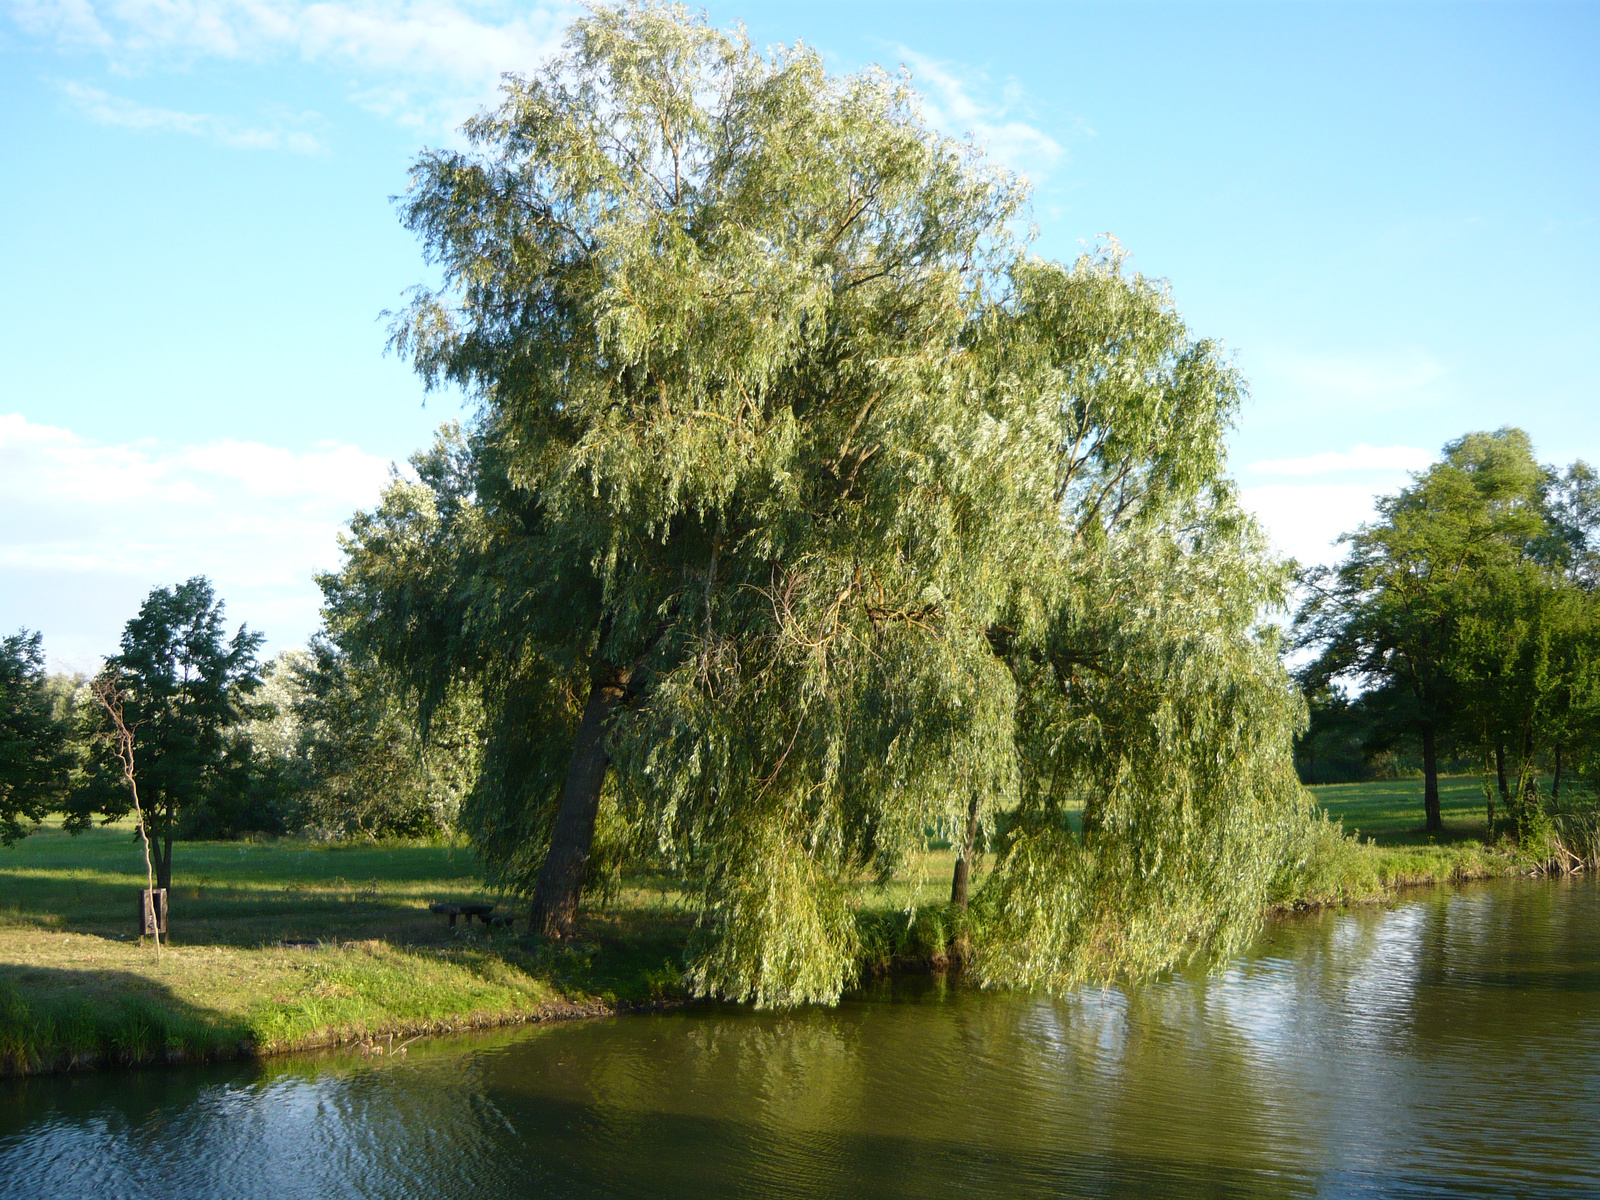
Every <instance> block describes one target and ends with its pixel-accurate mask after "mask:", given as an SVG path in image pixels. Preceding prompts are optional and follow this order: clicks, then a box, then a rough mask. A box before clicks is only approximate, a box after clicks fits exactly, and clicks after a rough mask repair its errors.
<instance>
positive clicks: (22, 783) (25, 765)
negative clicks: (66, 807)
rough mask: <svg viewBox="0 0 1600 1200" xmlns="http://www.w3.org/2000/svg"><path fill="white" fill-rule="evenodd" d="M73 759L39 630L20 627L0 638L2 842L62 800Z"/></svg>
mask: <svg viewBox="0 0 1600 1200" xmlns="http://www.w3.org/2000/svg"><path fill="white" fill-rule="evenodd" d="M72 765H73V755H72V753H71V750H70V748H69V745H68V729H67V725H66V722H64V721H63V720H62V719H61V718H60V717H59V716H58V715H57V714H56V713H55V712H54V711H53V704H52V698H51V696H50V694H49V690H48V688H47V686H46V677H45V671H44V649H43V642H42V639H41V637H40V635H39V634H38V633H29V632H28V631H27V630H26V629H23V630H20V631H18V632H17V633H14V634H11V635H10V636H8V637H5V638H0V845H4V846H9V845H11V843H13V842H15V841H16V840H17V839H18V838H20V837H22V836H23V835H24V834H26V833H27V832H28V828H29V826H28V825H26V824H24V822H30V823H34V822H37V821H39V820H40V819H41V818H42V817H43V816H44V815H45V813H47V812H49V811H50V810H51V809H53V808H55V807H57V806H58V805H59V804H60V803H61V801H62V800H63V799H64V798H65V797H66V793H67V786H68V781H69V779H68V773H69V770H70V768H71V767H72Z"/></svg>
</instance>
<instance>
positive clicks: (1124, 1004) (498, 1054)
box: [0, 879, 1600, 1200]
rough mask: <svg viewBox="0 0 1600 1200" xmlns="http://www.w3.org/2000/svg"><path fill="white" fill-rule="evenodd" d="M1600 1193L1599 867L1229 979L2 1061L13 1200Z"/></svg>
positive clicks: (1335, 928) (1384, 917) (1299, 937)
mask: <svg viewBox="0 0 1600 1200" xmlns="http://www.w3.org/2000/svg"><path fill="white" fill-rule="evenodd" d="M1446 1194H1448V1195H1462V1194H1483V1195H1517V1196H1542V1195H1589V1196H1600V888H1597V887H1596V885H1595V883H1594V882H1593V881H1589V880H1581V879H1580V880H1576V881H1557V882H1548V883H1545V882H1503V883H1497V884H1493V885H1488V886H1482V887H1471V888H1465V889H1461V890H1456V891H1449V890H1436V891H1430V892H1427V893H1419V894H1417V895H1416V896H1415V897H1414V898H1411V899H1408V900H1407V901H1405V902H1403V903H1400V904H1398V905H1397V906H1395V907H1394V908H1391V909H1387V910H1385V909H1380V908H1371V909H1367V910H1363V911H1354V912H1344V913H1326V914H1321V915H1315V916H1310V917H1305V918H1297V919H1293V920H1289V921H1283V922H1278V923H1275V924H1273V925H1272V926H1271V927H1269V929H1268V930H1267V932H1266V933H1265V934H1264V935H1263V936H1262V937H1261V939H1260V940H1259V942H1258V943H1257V945H1256V946H1255V948H1254V949H1253V951H1252V952H1251V954H1250V955H1248V956H1247V957H1246V958H1245V959H1243V960H1241V961H1239V962H1238V963H1236V964H1235V965H1233V966H1232V967H1230V968H1229V969H1228V970H1227V972H1226V973H1224V974H1222V975H1220V976H1216V977H1212V978H1184V977H1175V978H1171V979H1167V980H1163V981H1160V982H1157V983H1154V984H1149V985H1145V986H1141V987H1136V988H1130V989H1125V990H1124V989H1096V990H1091V991H1087V992H1084V993H1082V994H1079V995H1077V996H1075V997H1071V998H1068V999H1064V1000H1052V999H1048V998H1044V997H1039V996H1027V995H1014V994H1011V995H1008V994H987V993H978V992H973V991H970V990H966V989H962V988H958V987H954V986H951V987H943V986H940V985H938V984H937V983H935V982H932V981H928V980H916V981H910V982H901V983H897V984H896V985H894V986H893V987H884V988H880V989H873V990H870V991H868V992H867V993H866V994H863V995H861V996H858V997H856V998H854V999H851V1000H850V1001H848V1002H847V1003H844V1004H842V1005H840V1006H839V1007H838V1008H837V1009H833V1010H807V1011H803V1012H799V1013H791V1014H787V1015H775V1014H770V1013H768V1014H762V1013H753V1012H748V1011H742V1010H734V1009H727V1008H699V1009H690V1010H688V1011H683V1012H677V1013H671V1014H664V1015H659V1016H632V1017H623V1018H619V1019H614V1020H606V1021H594V1022H584V1023H577V1024H568V1025H558V1026H551V1027H546V1028H532V1029H526V1030H520V1031H517V1032H515V1033H508V1034H502V1035H494V1036H487V1037H475V1038H461V1039H439V1040H436V1041H433V1042H429V1043H420V1042H419V1043H417V1044H416V1045H415V1046H413V1047H412V1049H411V1051H410V1053H409V1055H408V1057H407V1058H405V1059H391V1060H385V1061H383V1062H381V1063H378V1062H368V1061H365V1060H362V1059H360V1058H351V1057H348V1056H324V1057H319V1058H301V1059H296V1060H281V1061H276V1062H269V1063H266V1064H261V1065H256V1066H251V1067H231V1068H212V1069H182V1070H176V1069H175V1070H147V1071H139V1072H128V1073H118V1072H101V1073H98V1074H88V1075H80V1076H76V1077H66V1078H43V1079H31V1080H26V1081H0V1196H4V1197H6V1198H7V1200H22V1198H24V1197H51V1198H63V1197H79V1196H82V1197H93V1198H95V1200H111V1198H113V1197H123V1196H126V1197H141V1198H155V1197H182V1198H185V1200H203V1198H208V1197H273V1198H274V1200H283V1198H286V1197H300V1196H305V1197H313V1196H315V1197H325V1196H361V1197H427V1198H433V1197H437V1198H439V1200H477V1198H484V1200H489V1198H495V1200H503V1198H514V1197H534V1196H538V1197H545V1196H550V1197H592V1196H593V1197H598V1196H603V1197H693V1198H696V1200H704V1198H708V1197H715V1196H749V1197H787V1196H795V1197H799V1196H807V1197H809V1196H830V1197H831V1196H872V1197H879V1196H882V1197H895V1196H916V1197H935V1196H945V1195H957V1196H995V1197H1028V1196H1150V1197H1163V1196H1208V1197H1209V1196H1361V1195H1373V1196H1408V1195H1446Z"/></svg>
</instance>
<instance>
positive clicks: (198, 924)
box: [0, 778, 1516, 1073]
mask: <svg viewBox="0 0 1600 1200" xmlns="http://www.w3.org/2000/svg"><path fill="white" fill-rule="evenodd" d="M1442 785H1443V787H1442V798H1443V804H1444V816H1445V823H1446V832H1445V833H1444V835H1442V836H1440V837H1437V838H1430V837H1429V836H1428V835H1427V834H1425V833H1424V832H1422V828H1421V827H1422V783H1421V781H1420V780H1403V781H1396V782H1384V783H1364V784H1339V785H1331V786H1324V787H1318V788H1314V789H1312V790H1313V793H1314V794H1315V796H1316V799H1317V801H1318V803H1319V804H1321V805H1323V806H1324V807H1325V809H1326V811H1327V812H1328V814H1329V815H1330V817H1332V818H1335V819H1337V820H1340V821H1342V822H1343V828H1344V831H1345V833H1346V834H1351V833H1356V832H1359V834H1360V843H1359V844H1358V843H1357V842H1356V841H1355V840H1353V839H1351V838H1348V837H1346V838H1340V837H1339V836H1338V830H1337V827H1335V826H1331V825H1324V826H1319V829H1320V832H1319V833H1318V834H1317V839H1318V840H1317V842H1316V845H1317V849H1316V850H1315V851H1314V852H1312V853H1310V854H1309V855H1308V856H1307V857H1306V858H1305V859H1304V860H1303V865H1302V867H1301V868H1299V869H1298V873H1296V874H1294V875H1293V877H1292V878H1288V879H1286V880H1285V882H1284V883H1283V884H1282V885H1281V886H1280V887H1279V888H1278V894H1275V896H1274V902H1275V903H1277V904H1280V905H1282V906H1285V907H1294V906H1297V905H1304V904H1307V903H1338V902H1345V901H1352V900H1363V899H1371V898H1375V897H1378V896H1382V895H1385V894H1388V893H1389V892H1390V891H1391V890H1392V889H1393V888H1394V887H1396V886H1401V885H1405V884H1413V883H1425V882H1436V881H1439V880H1445V879H1463V878H1474V877H1480V876H1482V875H1486V874H1499V873H1503V872H1504V871H1506V870H1510V869H1516V863H1515V862H1514V861H1513V860H1512V858H1510V857H1508V856H1507V855H1506V854H1504V853H1502V852H1500V851H1498V850H1494V849H1490V848H1486V847H1483V846H1481V845H1479V843H1478V841H1477V840H1476V839H1481V838H1482V836H1483V811H1482V797H1481V794H1480V792H1479V790H1478V782H1477V780H1475V779H1464V778H1456V779H1448V780H1444V781H1442ZM174 859H175V862H174V877H173V891H172V896H171V899H170V916H171V926H172V929H171V935H170V940H169V943H168V945H167V946H166V948H165V949H164V951H163V957H162V959H161V961H160V962H157V960H156V958H155V954H154V948H153V947H152V946H149V945H144V944H142V943H141V942H140V940H139V938H138V936H137V930H136V915H137V905H138V899H137V898H138V894H139V891H140V889H141V888H143V887H144V886H145V873H144V862H143V857H142V855H141V853H140V849H139V843H138V841H137V840H136V839H135V838H134V837H133V836H132V835H131V830H130V829H129V828H128V827H127V826H126V825H122V826H114V827H110V828H101V829H95V830H91V831H89V832H87V833H84V834H82V835H80V836H77V837H71V836H69V835H67V834H65V833H63V832H62V831H61V829H60V828H59V827H56V826H47V827H45V828H43V829H41V830H39V831H38V832H36V833H34V834H33V835H32V836H30V837H28V838H25V839H23V840H22V841H21V842H19V843H18V844H17V845H15V846H12V847H9V848H3V849H0V1073H3V1072H5V1071H7V1070H17V1069H40V1068H43V1067H47V1066H49V1065H51V1064H58V1065H59V1064H60V1063H62V1062H71V1061H89V1060H99V1061H105V1060H108V1059H109V1060H120V1061H143V1060H147V1059H151V1058H162V1057H166V1058H173V1057H190V1058H193V1057H206V1056H222V1055H231V1054H237V1053H239V1052H240V1051H241V1050H242V1049H254V1050H256V1051H261V1052H266V1051H274V1050H286V1049H292V1048H295V1047H300V1046H310V1045H319V1044H327V1043H329V1042H332V1041H343V1042H349V1041H353V1040H370V1039H372V1038H375V1037H381V1038H387V1037H390V1036H393V1037H395V1038H404V1037H407V1036H410V1035H411V1034H413V1033H417V1032H420V1031H427V1030H446V1029H458V1028H468V1027H483V1026H489V1025H494V1024H500V1023H505V1022H511V1021H525V1020H531V1019H540V1018H543V1017H547V1016H559V1015H573V1014H575V1013H581V1012H601V1011H611V1010H614V1009H615V1008H616V1007H617V1006H618V1005H626V1004H629V1003H639V1002H650V1001H655V1000H664V999H673V998H676V997H679V996H681V995H682V994H683V984H682V976H681V969H682V952H683V947H684V945H685V943H686V941H687V939H688V936H689V934H690V932H691V928H692V919H691V916H690V913H689V912H688V910H687V907H686V905H685V903H684V899H683V897H682V896H681V895H680V894H679V893H678V892H677V891H676V890H675V889H674V887H673V886H672V885H671V883H670V882H668V881H664V880H658V879H652V878H634V879H631V880H629V881H628V882H627V884H626V885H625V886H624V887H623V888H622V889H621V891H620V893H619V894H618V895H617V896H616V897H614V898H613V899H612V900H611V901H610V903H608V904H607V905H605V906H603V907H599V908H596V909H594V910H592V911H589V912H587V913H586V914H585V916H584V918H583V920H582V922H581V924H580V929H579V932H578V936H577V937H575V938H573V939H571V940H570V941H568V942H565V943H561V944H555V945H552V944H547V943H544V942H542V941H540V940H536V939H530V938H528V937H526V936H518V935H516V934H514V933H512V932H510V931H507V930H505V929H503V928H493V929H486V928H484V927H483V926H480V925H473V926H470V927H468V926H465V925H464V924H463V925H461V926H458V927H457V928H455V929H451V928H449V927H448V925H447V924H446V921H445V919H444V918H442V917H439V916H436V915H434V914H432V913H430V912H429V911H428V908H427V906H428V904H429V902H430V901H434V900H479V901H493V900H495V899H496V897H494V896H492V895H489V894H486V893H485V891H484V889H483V884H482V881H481V879H480V877H479V873H478V865H477V862H476V860H475V858H474V856H473V853H472V851H471V850H470V848H468V847H466V846H464V845H429V844H421V843H404V844H380V845H371V844H367V845H361V844H341V843H318V842H309V841H304V840H300V839H288V838H286V839H282V840H276V841H273V840H268V841H261V842H183V843H179V844H178V846H177V847H176V853H175V855H174ZM952 865H953V855H952V854H951V853H950V851H949V850H948V849H934V850H930V851H929V852H928V853H926V854H924V855H921V856H919V857H918V859H917V860H916V861H915V862H913V863H911V864H909V865H908V869H907V870H906V871H905V872H904V873H903V875H902V877H901V878H898V879H896V880H894V881H893V882H892V883H891V884H890V885H889V887H888V888H886V889H879V888H876V887H873V886H870V885H864V890H863V894H862V897H861V901H862V908H863V923H862V932H863V954H864V963H863V965H864V966H867V967H869V968H872V969H878V968H884V967H888V966H890V965H891V964H893V963H896V962H903V961H905V960H906V959H916V958H922V959H927V958H934V959H937V958H939V957H940V956H941V955H942V954H944V953H945V952H946V950H947V948H949V947H950V945H951V943H952V939H956V938H959V937H961V936H964V935H962V934H961V932H960V930H961V928H962V927H964V926H963V924H962V920H961V918H960V917H959V916H958V915H957V914H954V913H952V912H951V911H950V909H949V908H948V905H947V903H946V901H947V900H948V897H949V888H950V871H951V867H952ZM984 865H987V864H984ZM981 870H982V868H981V867H980V874H979V876H978V877H977V878H975V879H974V886H975V887H977V886H979V885H980V884H981ZM913 900H914V901H915V903H916V905H917V909H918V918H917V921H916V923H915V925H913V926H909V927H908V925H907V923H906V920H905V917H904V912H905V909H906V907H907V905H908V904H910V903H911V902H912V901H913ZM520 909H521V905H520V904H518V905H517V906H516V908H515V909H511V908H508V907H507V906H505V905H502V911H511V912H514V913H515V915H517V916H521V915H523V914H522V912H521V911H520ZM296 943H298V944H296ZM308 944H309V945H308Z"/></svg>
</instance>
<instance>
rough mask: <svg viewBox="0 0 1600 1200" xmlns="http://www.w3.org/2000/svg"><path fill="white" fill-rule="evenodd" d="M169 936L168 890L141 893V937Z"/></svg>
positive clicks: (152, 889)
mask: <svg viewBox="0 0 1600 1200" xmlns="http://www.w3.org/2000/svg"><path fill="white" fill-rule="evenodd" d="M166 935H167V889H166V888H146V889H145V890H144V891H142V892H140V893H139V936H140V937H158V936H159V937H165V936H166Z"/></svg>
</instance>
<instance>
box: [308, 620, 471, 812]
mask: <svg viewBox="0 0 1600 1200" xmlns="http://www.w3.org/2000/svg"><path fill="white" fill-rule="evenodd" d="M284 667H285V668H286V670H287V673H288V676H289V678H288V680H287V682H288V684H289V690H288V692H287V695H286V699H287V700H288V702H289V705H290V715H291V716H292V719H293V722H294V726H295V728H294V731H293V734H292V738H293V741H292V745H291V746H290V747H288V748H287V749H288V754H287V755H286V774H287V775H288V776H290V777H291V778H293V779H295V780H297V781H298V783H299V788H300V799H301V811H300V819H301V821H302V822H303V823H304V824H305V825H306V826H308V827H310V828H314V829H316V830H318V831H320V832H322V833H325V834H333V835H336V836H340V837H350V836H359V837H366V838H380V837H419V836H428V835H433V834H439V833H448V832H452V831H453V830H454V829H455V825H456V820H457V817H458V814H459V811H460V805H461V797H462V796H463V795H464V794H465V792H466V791H467V789H468V788H469V787H470V786H471V784H472V782H473V780H474V779H475V778H476V774H477V740H478V737H477V728H476V722H475V719H474V718H475V712H474V709H473V706H472V703H471V701H472V697H471V695H470V694H469V693H467V692H466V691H465V689H458V690H457V692H455V693H454V694H453V695H452V697H451V699H450V702H448V703H447V704H445V705H444V706H442V707H440V708H436V709H435V710H434V711H433V712H432V714H431V716H432V721H431V722H430V727H429V731H428V732H429V736H428V737H427V738H426V739H424V738H423V737H422V736H421V734H420V731H419V730H418V728H417V724H416V721H415V714H414V712H412V711H411V709H410V706H409V705H407V704H406V703H405V702H404V700H403V698H402V697H401V696H400V695H398V694H397V693H396V689H395V688H394V687H393V685H392V684H391V683H390V682H389V681H388V680H387V679H385V678H384V677H383V674H382V673H381V672H380V671H379V670H378V669H377V668H376V667H375V665H374V664H372V663H371V662H370V661H362V660H361V659H358V658H353V657H352V656H351V655H349V654H346V653H344V652H342V651H341V650H340V649H339V648H338V647H337V646H335V645H333V643H331V642H329V641H328V640H327V639H326V638H322V637H318V638H313V639H312V641H311V644H310V646H309V648H308V649H307V650H306V652H304V653H301V654H296V655H295V656H294V657H293V658H292V659H290V660H288V661H287V662H286V663H285V664H284Z"/></svg>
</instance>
